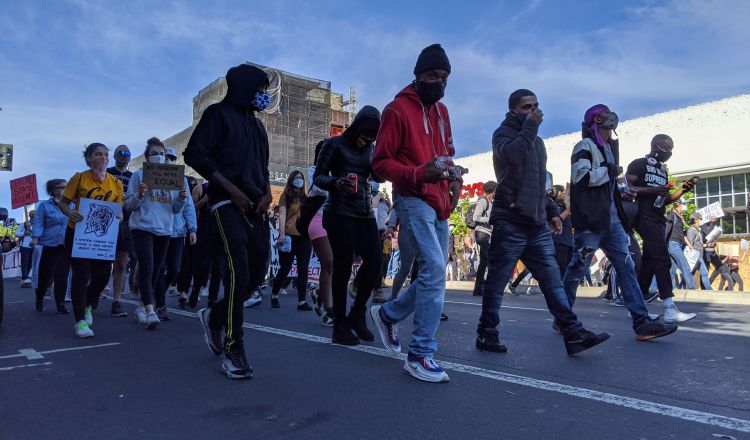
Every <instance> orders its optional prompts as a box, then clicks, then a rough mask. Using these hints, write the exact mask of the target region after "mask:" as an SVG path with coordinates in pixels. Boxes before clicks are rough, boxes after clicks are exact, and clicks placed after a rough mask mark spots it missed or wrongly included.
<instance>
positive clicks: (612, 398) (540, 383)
mask: <svg viewBox="0 0 750 440" xmlns="http://www.w3.org/2000/svg"><path fill="white" fill-rule="evenodd" d="M120 301H121V302H127V303H130V304H140V303H139V302H137V301H131V300H125V299H122V300H120ZM446 302H447V301H446ZM169 312H170V313H174V314H175V315H181V316H187V317H192V318H195V317H196V314H195V313H193V312H186V311H183V310H178V309H171V308H170V309H169ZM243 327H244V328H247V329H250V330H257V331H260V332H264V333H271V334H275V335H278V336H286V337H289V338H294V339H301V340H304V341H309V342H315V343H318V344H327V345H331V339H330V338H324V337H321V336H316V335H309V334H306V333H299V332H295V331H291V330H284V329H279V328H275V327H267V326H264V325H258V324H248V323H245V324H243ZM334 347H336V348H346V349H349V350H355V351H360V352H363V353H369V354H373V355H376V356H381V357H388V358H394V359H400V360H404V359H406V355H405V354H403V353H401V354H398V355H393V354H391V353H389V352H388V351H386V350H385V349H382V348H376V347H371V346H367V345H356V346H353V347H345V346H338V345H337V346H334ZM440 364H441V366H442V367H443V368H444V369H446V370H449V371H455V372H458V373H465V374H470V375H472V376H477V377H483V378H486V379H492V380H496V381H499V382H506V383H512V384H515V385H522V386H526V387H530V388H536V389H539V390H545V391H552V392H556V393H560V394H565V395H568V396H573V397H579V398H582V399H588V400H593V401H596V402H602V403H607V404H610V405H615V406H621V407H624V408H630V409H634V410H638V411H643V412H647V413H652V414H657V415H662V416H668V417H673V418H676V419H682V420H686V421H689V422H696V423H701V424H704V425H710V426H715V427H718V428H724V429H730V430H733V431H740V432H748V433H750V420H743V419H737V418H733V417H726V416H722V415H718V414H712V413H707V412H702V411H695V410H691V409H687V408H680V407H677V406H672V405H665V404H661V403H656V402H649V401H647V400H642V399H635V398H632V397H627V396H620V395H617V394H611V393H604V392H601V391H595V390H590V389H587V388H580V387H575V386H571V385H565V384H561V383H556V382H550V381H546V380H539V379H533V378H530V377H525V376H519V375H515V374H508V373H501V372H499V371H494V370H488V369H485V368H479V367H473V366H471V365H464V364H458V363H455V362H448V361H440Z"/></svg>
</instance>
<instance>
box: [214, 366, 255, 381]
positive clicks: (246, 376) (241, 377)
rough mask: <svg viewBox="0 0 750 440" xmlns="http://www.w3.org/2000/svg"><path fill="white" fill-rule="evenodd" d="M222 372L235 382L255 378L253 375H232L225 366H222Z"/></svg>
mask: <svg viewBox="0 0 750 440" xmlns="http://www.w3.org/2000/svg"><path fill="white" fill-rule="evenodd" d="M221 370H222V371H223V372H224V374H225V375H226V376H227V377H228V378H230V379H233V380H242V379H252V378H253V373H245V374H235V373H232V372H231V371H229V370H228V369H227V367H225V366H224V365H222V366H221Z"/></svg>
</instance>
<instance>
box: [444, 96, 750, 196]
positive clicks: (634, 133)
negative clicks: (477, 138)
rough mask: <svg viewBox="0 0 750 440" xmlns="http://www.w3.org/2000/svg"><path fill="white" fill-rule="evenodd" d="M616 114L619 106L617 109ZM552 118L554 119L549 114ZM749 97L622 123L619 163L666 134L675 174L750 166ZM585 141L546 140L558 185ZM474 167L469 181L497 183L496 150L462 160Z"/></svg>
mask: <svg viewBox="0 0 750 440" xmlns="http://www.w3.org/2000/svg"><path fill="white" fill-rule="evenodd" d="M613 110H614V111H617V108H613ZM548 117H549V116H548ZM748 129H750V95H740V96H736V97H733V98H727V99H722V100H720V101H713V102H709V103H705V104H698V105H694V106H690V107H686V108H683V109H678V110H671V111H668V112H664V113H658V114H655V115H652V116H646V117H643V118H637V119H632V120H629V121H621V122H620V126H619V128H618V129H617V134H618V135H619V137H620V163H621V165H622V166H623V168H627V165H628V164H629V163H630V162H631V161H632V160H634V159H636V158H638V157H641V156H644V155H645V154H646V153H648V152H649V151H650V145H651V138H652V137H653V136H654V135H655V134H659V133H664V134H668V135H669V136H671V137H672V139H674V142H675V149H674V155H673V156H672V158H671V159H670V160H669V162H668V164H669V169H670V172H671V173H672V174H675V173H679V172H684V171H688V170H696V169H709V168H717V167H723V166H727V165H731V164H737V163H742V162H750V141H749V140H748V139H750V135H749V134H748V133H747V132H746V130H748ZM580 139H581V133H580V131H576V132H573V133H570V134H566V135H561V136H555V137H552V138H549V139H545V140H544V142H545V144H546V146H547V155H548V160H547V169H548V170H549V171H550V172H551V173H552V174H553V176H554V177H555V183H556V184H564V183H565V182H567V181H569V180H570V153H571V151H572V150H573V146H574V145H575V144H576V142H578V141H579V140H580ZM456 162H457V163H459V164H460V165H461V166H463V167H466V168H468V169H469V174H468V175H467V176H465V177H464V182H466V183H474V182H486V181H487V180H495V172H494V169H493V168H492V152H491V151H489V152H487V153H481V154H476V155H473V156H468V157H464V158H460V159H458V160H457V161H456Z"/></svg>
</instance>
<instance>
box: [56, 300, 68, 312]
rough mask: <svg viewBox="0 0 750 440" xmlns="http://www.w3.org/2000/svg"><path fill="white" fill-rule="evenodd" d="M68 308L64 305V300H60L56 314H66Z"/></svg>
mask: <svg viewBox="0 0 750 440" xmlns="http://www.w3.org/2000/svg"><path fill="white" fill-rule="evenodd" d="M68 313H69V312H68V309H67V308H66V307H65V302H61V303H59V304H58V305H57V314H58V315H67V314H68Z"/></svg>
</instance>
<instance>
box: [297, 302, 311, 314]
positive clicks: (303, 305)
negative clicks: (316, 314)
mask: <svg viewBox="0 0 750 440" xmlns="http://www.w3.org/2000/svg"><path fill="white" fill-rule="evenodd" d="M312 309H313V308H312V307H310V304H308V303H307V302H303V303H301V304H297V310H299V311H301V312H311V311H312Z"/></svg>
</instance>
